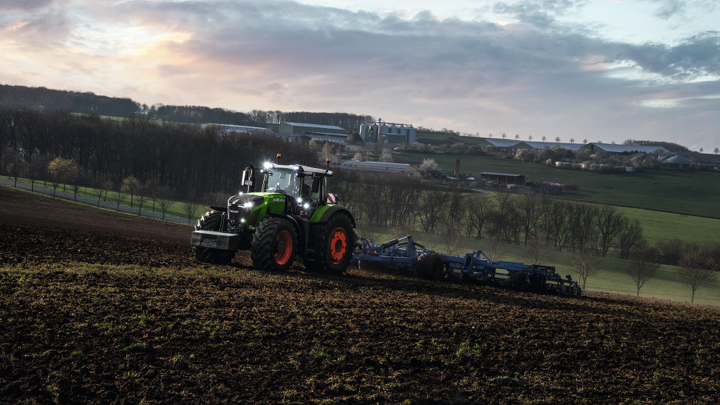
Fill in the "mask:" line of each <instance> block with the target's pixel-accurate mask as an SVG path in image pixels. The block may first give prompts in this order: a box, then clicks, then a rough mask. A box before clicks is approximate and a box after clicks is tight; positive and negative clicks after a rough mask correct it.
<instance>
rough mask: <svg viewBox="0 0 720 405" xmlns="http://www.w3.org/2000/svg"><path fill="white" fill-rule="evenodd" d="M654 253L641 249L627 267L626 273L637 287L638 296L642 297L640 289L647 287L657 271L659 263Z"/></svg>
mask: <svg viewBox="0 0 720 405" xmlns="http://www.w3.org/2000/svg"><path fill="white" fill-rule="evenodd" d="M653 259H654V257H653V254H652V251H651V250H650V249H649V248H647V247H646V248H644V249H640V250H638V251H637V252H635V254H633V255H632V259H630V262H628V264H627V266H626V267H625V272H626V273H627V274H628V275H629V276H630V277H631V278H632V279H633V281H634V282H635V285H636V286H637V296H638V297H639V296H640V289H641V288H642V287H643V285H645V282H647V281H648V280H649V279H650V278H651V277H652V276H653V275H654V274H655V272H657V270H658V269H659V268H660V264H659V263H655V261H654V260H653Z"/></svg>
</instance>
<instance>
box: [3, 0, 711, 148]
mask: <svg viewBox="0 0 720 405" xmlns="http://www.w3.org/2000/svg"><path fill="white" fill-rule="evenodd" d="M0 33H1V34H0V83H2V84H17V85H26V86H44V87H48V88H54V89H65V90H75V91H92V92H94V93H96V94H102V95H108V96H115V97H131V98H133V99H134V100H136V101H139V102H144V103H147V104H154V103H163V104H183V105H184V104H192V105H207V106H210V107H223V108H229V109H232V110H236V111H249V110H253V109H261V110H282V111H300V110H302V111H328V112H349V113H356V114H370V115H372V116H374V117H375V118H382V119H383V120H385V121H390V122H401V123H406V124H412V125H414V126H424V127H431V128H435V129H441V128H448V129H454V130H457V131H461V132H467V133H472V134H480V135H481V136H487V135H488V134H493V136H495V137H498V136H500V135H501V134H502V133H505V134H507V135H508V136H509V137H514V136H515V135H516V134H518V135H520V137H521V139H527V138H528V136H532V137H533V139H534V140H539V139H541V138H542V137H543V136H546V137H547V138H548V139H555V137H560V139H561V140H562V141H570V139H571V138H573V139H574V140H575V141H576V142H580V141H582V140H583V139H587V140H588V141H603V142H611V141H615V142H617V143H621V142H623V141H624V140H625V139H628V138H632V139H643V140H663V141H670V142H676V143H679V144H682V145H685V146H688V147H689V148H691V149H693V150H698V149H699V148H701V147H702V148H704V149H705V151H706V152H708V151H711V150H712V149H714V148H715V147H720V3H718V2H717V1H716V0H684V1H683V0H624V1H623V0H588V1H582V0H546V1H485V0H455V1H452V0H446V1H444V2H439V1H426V0H414V1H400V0H383V1H380V0H363V1H355V0H302V1H272V0H249V1H165V0H153V1H100V0H0Z"/></svg>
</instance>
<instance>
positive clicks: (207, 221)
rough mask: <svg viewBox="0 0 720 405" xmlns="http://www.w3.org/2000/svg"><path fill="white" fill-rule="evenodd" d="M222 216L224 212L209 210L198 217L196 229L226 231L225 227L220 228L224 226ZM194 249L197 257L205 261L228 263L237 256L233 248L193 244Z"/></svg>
mask: <svg viewBox="0 0 720 405" xmlns="http://www.w3.org/2000/svg"><path fill="white" fill-rule="evenodd" d="M222 217H223V212H221V211H208V212H206V213H205V215H203V216H202V218H200V219H198V222H197V225H195V230H196V231H217V232H222V231H224V229H220V228H221V226H222ZM192 249H193V252H194V253H195V258H196V259H197V260H198V261H201V262H203V263H212V264H228V263H230V262H231V261H232V259H233V258H234V257H235V251H232V250H221V249H213V248H206V247H202V246H193V248H192Z"/></svg>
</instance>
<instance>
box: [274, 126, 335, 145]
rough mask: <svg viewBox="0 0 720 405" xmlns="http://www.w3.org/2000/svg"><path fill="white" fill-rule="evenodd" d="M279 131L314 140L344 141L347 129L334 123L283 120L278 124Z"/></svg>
mask: <svg viewBox="0 0 720 405" xmlns="http://www.w3.org/2000/svg"><path fill="white" fill-rule="evenodd" d="M280 133H282V134H292V135H295V136H302V135H305V136H308V137H310V139H312V140H314V141H331V142H338V143H345V141H346V140H347V134H348V131H347V130H345V129H344V128H341V127H337V126H334V125H318V124H307V123H298V122H283V123H281V124H280Z"/></svg>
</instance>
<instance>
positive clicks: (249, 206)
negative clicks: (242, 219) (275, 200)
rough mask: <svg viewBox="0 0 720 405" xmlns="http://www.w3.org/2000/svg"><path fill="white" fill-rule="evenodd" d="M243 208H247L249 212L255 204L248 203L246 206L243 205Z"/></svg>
mask: <svg viewBox="0 0 720 405" xmlns="http://www.w3.org/2000/svg"><path fill="white" fill-rule="evenodd" d="M242 207H243V208H245V209H246V210H249V209H250V208H252V207H253V203H252V201H248V202H246V203H245V204H243V205H242Z"/></svg>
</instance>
